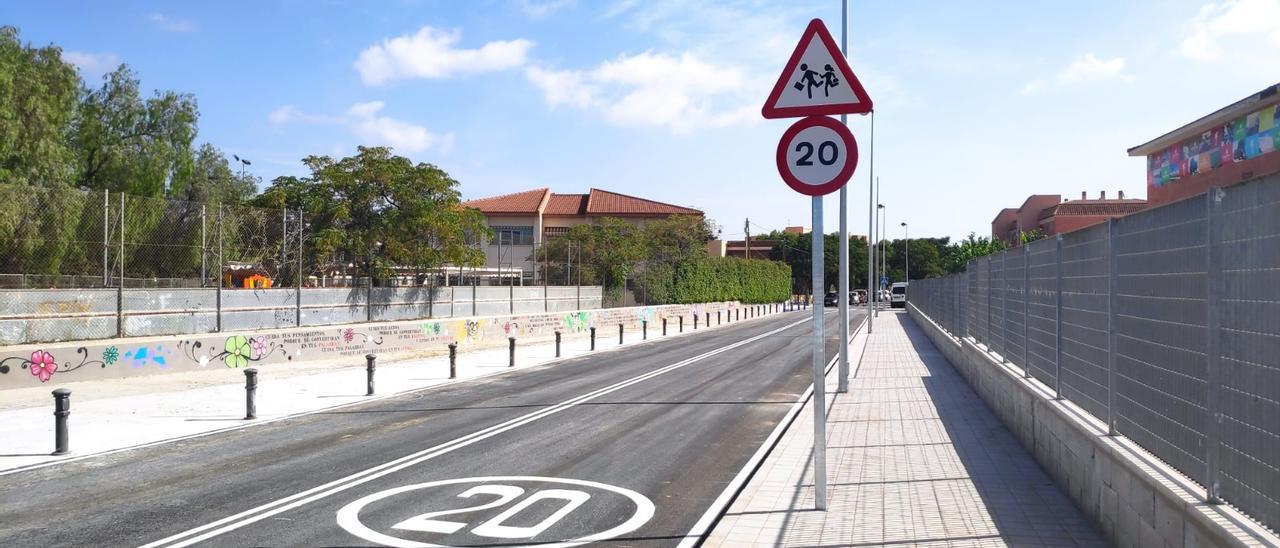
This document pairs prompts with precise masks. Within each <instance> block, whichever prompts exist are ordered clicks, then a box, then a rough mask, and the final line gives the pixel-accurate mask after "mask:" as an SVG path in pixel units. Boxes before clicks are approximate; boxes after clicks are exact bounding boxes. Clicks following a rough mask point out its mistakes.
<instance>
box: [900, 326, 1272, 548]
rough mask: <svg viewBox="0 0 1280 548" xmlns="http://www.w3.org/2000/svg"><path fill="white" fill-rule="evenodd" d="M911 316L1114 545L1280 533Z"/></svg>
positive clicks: (1211, 542)
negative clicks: (1207, 498) (1209, 498)
mask: <svg viewBox="0 0 1280 548" xmlns="http://www.w3.org/2000/svg"><path fill="white" fill-rule="evenodd" d="M908 313H909V314H910V315H911V318H912V319H913V320H914V321H915V322H916V324H917V325H919V326H920V327H921V328H922V330H923V331H924V332H925V333H926V334H927V335H928V336H929V338H930V340H932V341H933V344H934V345H935V346H937V347H938V349H939V350H940V351H941V352H942V354H943V355H944V356H946V358H947V360H948V361H950V362H951V364H952V365H953V366H954V367H955V368H956V370H957V371H959V372H960V374H961V375H962V376H964V377H965V379H967V380H968V381H969V385H970V386H971V387H973V389H974V391H975V392H977V393H978V396H979V397H981V398H982V400H983V401H985V402H986V404H987V407H989V408H990V409H991V410H992V411H993V412H994V413H995V414H996V415H997V416H999V417H1000V420H1002V421H1003V422H1004V424H1005V426H1007V427H1008V428H1009V430H1010V431H1012V432H1013V434H1014V436H1016V437H1017V438H1018V440H1019V441H1021V442H1022V445H1023V446H1024V447H1026V448H1027V450H1028V451H1030V452H1031V453H1032V454H1033V455H1034V456H1035V458H1036V460H1037V461H1039V462H1040V465H1041V466H1042V467H1044V469H1045V470H1046V471H1047V472H1048V473H1049V475H1050V476H1051V477H1053V479H1054V481H1055V482H1056V483H1057V484H1058V486H1059V487H1060V488H1062V490H1063V492H1065V493H1066V494H1067V495H1068V496H1069V497H1071V500H1072V501H1074V502H1075V504H1076V506H1078V507H1079V508H1080V509H1081V510H1082V511H1084V512H1085V514H1086V515H1088V516H1089V518H1090V519H1091V520H1092V521H1093V524H1094V525H1095V526H1096V527H1097V528H1098V529H1099V531H1101V532H1102V533H1103V534H1104V535H1105V536H1106V537H1107V538H1108V539H1109V540H1110V541H1111V542H1112V543H1114V544H1115V545H1116V546H1121V547H1130V546H1135V547H1138V546H1140V547H1148V546H1154V547H1160V546H1186V547H1192V546H1195V547H1204V546H1280V537H1276V536H1275V535H1274V534H1273V533H1271V532H1270V531H1268V530H1266V529H1265V528H1263V527H1261V526H1260V525H1258V524H1257V523H1255V522H1253V521H1251V520H1249V519H1248V518H1247V517H1245V516H1244V515H1242V514H1241V513H1239V512H1238V511H1236V510H1235V509H1234V508H1231V507H1228V506H1226V505H1210V504H1207V503H1205V502H1204V489H1202V488H1200V487H1199V486H1198V485H1196V484H1195V483H1193V482H1191V480H1189V479H1188V478H1186V477H1185V476H1183V475H1182V474H1180V473H1178V472H1177V471H1175V470H1173V469H1172V468H1169V467H1168V466H1166V465H1164V463H1162V462H1160V461H1159V460H1157V459H1155V458H1154V457H1152V456H1151V455H1150V454H1149V453H1147V452H1145V451H1143V450H1142V449H1141V448H1139V447H1138V446H1137V445H1135V444H1133V443H1132V442H1131V441H1129V440H1128V439H1126V438H1124V437H1122V436H1107V435H1106V426H1105V425H1104V424H1103V423H1102V422H1101V421H1099V420H1097V419H1095V418H1094V417H1092V416H1091V415H1089V414H1087V413H1086V412H1085V411H1084V410H1082V409H1080V408H1079V407H1076V406H1075V405H1074V404H1072V403H1071V402H1068V401H1065V400H1054V399H1053V393H1052V391H1050V390H1049V389H1048V387H1046V386H1044V385H1042V384H1040V383H1039V382H1038V381H1035V380H1029V379H1025V378H1023V377H1022V374H1021V370H1019V369H1016V368H1013V367H1011V366H1008V365H1005V364H1001V363H999V362H997V361H996V360H994V359H992V358H991V355H990V354H988V353H987V352H986V350H985V349H984V347H982V346H979V345H976V344H974V342H973V341H972V340H971V339H958V338H955V337H952V336H951V334H950V333H948V332H946V331H944V330H943V329H942V328H940V327H939V326H938V325H937V324H935V323H933V322H932V321H931V320H930V319H929V318H928V316H925V315H924V314H923V313H921V312H920V311H919V310H918V309H916V307H915V306H914V305H908Z"/></svg>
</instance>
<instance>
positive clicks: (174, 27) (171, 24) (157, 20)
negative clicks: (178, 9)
mask: <svg viewBox="0 0 1280 548" xmlns="http://www.w3.org/2000/svg"><path fill="white" fill-rule="evenodd" d="M147 19H150V20H151V22H152V23H154V24H155V25H156V26H157V27H160V29H161V30H164V31H168V32H179V33H181V32H191V31H192V30H195V25H193V24H191V21H188V20H186V19H182V18H180V17H169V16H166V15H164V14H160V13H153V14H151V15H150V16H149V17H147Z"/></svg>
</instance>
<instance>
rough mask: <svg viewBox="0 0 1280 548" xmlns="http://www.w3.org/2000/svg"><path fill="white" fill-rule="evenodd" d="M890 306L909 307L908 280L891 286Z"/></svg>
mask: <svg viewBox="0 0 1280 548" xmlns="http://www.w3.org/2000/svg"><path fill="white" fill-rule="evenodd" d="M889 293H890V295H889V307H890V308H906V307H907V282H898V283H895V284H893V285H892V286H890V287H889Z"/></svg>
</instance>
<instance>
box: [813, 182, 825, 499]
mask: <svg viewBox="0 0 1280 548" xmlns="http://www.w3.org/2000/svg"><path fill="white" fill-rule="evenodd" d="M810 234H811V235H812V239H813V255H810V256H811V257H825V255H823V252H822V244H823V242H822V196H814V197H813V230H812V231H810ZM810 262H811V263H812V264H813V273H812V278H813V294H814V295H818V292H819V291H822V288H823V285H824V284H823V282H822V274H823V272H822V271H823V265H822V261H817V260H815V261H810ZM823 300H824V299H814V300H813V492H814V500H815V503H816V505H817V508H818V509H819V510H826V509H827V396H826V386H825V385H826V382H824V379H825V378H826V375H824V372H823V370H822V369H823V367H822V366H823V365H825V364H823V362H824V361H825V360H826V356H825V355H824V353H823V350H824V349H823V344H822V342H823V337H824V333H823V325H822V309H823V302H822V301H823Z"/></svg>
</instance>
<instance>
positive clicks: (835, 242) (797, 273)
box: [760, 232, 867, 294]
mask: <svg viewBox="0 0 1280 548" xmlns="http://www.w3.org/2000/svg"><path fill="white" fill-rule="evenodd" d="M760 238H761V239H767V240H779V243H778V244H776V245H774V246H773V248H772V249H770V250H769V259H770V260H774V261H781V262H784V263H786V264H787V265H788V266H790V267H791V280H792V291H793V292H795V293H800V294H807V293H809V291H810V289H811V288H812V286H813V281H812V278H813V270H812V268H813V266H812V265H813V263H812V261H811V260H810V259H811V257H810V255H811V251H812V247H813V244H812V237H811V236H810V235H809V234H792V233H789V232H771V233H768V234H765V235H762V236H761V237H760ZM848 245H849V289H850V290H851V291H852V290H854V289H857V288H860V287H866V286H867V239H866V238H865V237H863V236H852V235H851V236H850V237H849V243H848ZM839 246H840V234H839V233H838V232H832V233H830V234H824V235H823V240H822V252H823V266H822V276H823V282H824V285H825V286H826V288H827V289H828V290H830V289H831V288H835V287H838V283H839V279H840V278H839V276H840V247H839Z"/></svg>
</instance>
